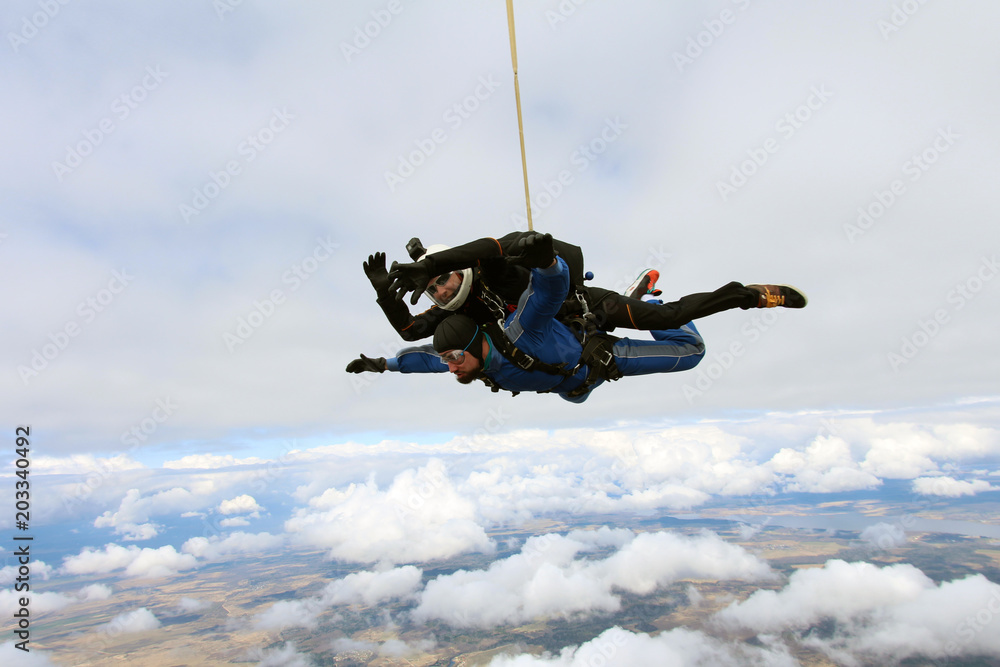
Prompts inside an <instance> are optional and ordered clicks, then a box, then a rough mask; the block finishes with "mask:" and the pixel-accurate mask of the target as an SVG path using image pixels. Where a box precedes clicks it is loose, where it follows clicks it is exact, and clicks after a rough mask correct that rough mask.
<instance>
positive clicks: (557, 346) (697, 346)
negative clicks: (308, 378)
mask: <svg viewBox="0 0 1000 667" xmlns="http://www.w3.org/2000/svg"><path fill="white" fill-rule="evenodd" d="M568 292H569V268H568V267H567V266H566V263H565V262H564V261H563V260H562V258H561V257H557V258H556V264H554V265H553V266H551V267H548V268H545V269H532V271H531V279H530V281H529V283H528V289H526V290H525V291H524V293H523V294H522V295H521V299H520V301H519V302H518V305H517V310H516V311H515V312H514V313H512V314H511V315H510V316H509V317H508V318H507V321H506V322H504V335H505V336H507V338H509V339H510V340H511V341H513V342H514V344H515V345H516V346H517V347H518V348H520V349H521V350H522V351H523V352H525V353H526V354H528V355H530V356H532V357H535V358H536V359H538V360H540V361H544V362H547V363H550V364H559V363H565V364H566V367H567V368H573V367H574V366H576V364H577V362H578V361H579V359H580V354H581V353H582V351H583V348H582V347H581V346H580V342H579V341H578V340H577V339H576V336H574V335H573V332H572V331H570V329H569V327H567V326H566V325H565V324H563V323H562V322H560V321H559V320H557V319H555V315H556V313H558V312H559V308H560V306H562V303H563V301H564V300H565V299H566V295H567V293H568ZM650 333H651V334H652V335H653V338H654V340H633V339H630V338H622V339H620V340H619V341H618V342H617V343H615V345H614V348H613V349H612V353H613V354H614V357H615V363H616V364H617V365H618V370H619V371H621V373H622V375H648V374H650V373H671V372H674V371H686V370H690V369H692V368H694V367H695V366H697V365H698V362H699V361H701V359H702V357H704V356H705V343H704V341H703V340H702V338H701V335H700V334H699V333H698V330H697V329H696V328H695V326H694V323H693V322H688V323H687V324H685V325H683V326H682V327H681V328H680V329H669V330H666V331H652V332H650ZM487 338H488V337H487ZM386 367H387V369H388V370H390V371H399V372H401V373H446V372H447V371H448V365H447V364H445V363H444V362H443V361H441V359H440V358H439V357H438V355H437V353H435V352H434V348H432V347H431V346H429V345H424V346H420V347H411V348H406V349H404V350H401V351H400V352H399V353H398V354H397V355H396V357H395V358H393V359H389V360H387V362H386ZM484 371H485V374H486V376H487V377H488V378H489V379H490V380H492V381H493V382H494V383H496V384H497V385H499V386H500V387H502V388H503V389H508V390H510V391H536V392H554V393H557V394H559V395H560V396H562V397H563V398H565V399H566V400H568V401H572V402H574V403H582V402H583V401H585V400H587V397H588V396H589V395H590V392H589V391H588V392H587V393H585V394H583V395H581V396H576V397H572V398H571V397H569V396H567V394H568V393H569V392H571V391H572V390H573V389H575V388H576V387H578V386H579V385H580V384H581V383H582V382H583V381H584V380H585V379H586V377H587V372H588V368H587V366H583V367H582V368H580V370H579V371H577V372H576V373H575V374H574V375H573V376H572V377H563V376H561V375H552V374H549V373H543V372H541V371H525V370H522V369H520V368H518V367H517V366H516V365H515V364H513V363H512V362H511V361H510V360H508V359H507V358H506V357H504V356H503V355H502V354H500V352H499V351H497V350H495V349H494V347H493V344H492V341H490V352H489V354H488V355H487V357H486V363H485V364H484ZM600 384H601V382H597V383H595V384H594V385H592V386H591V389H593V388H594V387H596V386H598V385H600Z"/></svg>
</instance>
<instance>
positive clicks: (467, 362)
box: [441, 350, 483, 384]
mask: <svg viewBox="0 0 1000 667" xmlns="http://www.w3.org/2000/svg"><path fill="white" fill-rule="evenodd" d="M441 358H442V360H443V361H444V362H445V363H446V364H448V372H449V373H454V375H455V379H457V380H458V381H459V382H461V383H462V384H469V383H470V382H473V381H474V380H475V379H476V378H478V377H479V375H480V372H481V371H482V366H483V365H482V362H480V361H479V359H476V358H475V357H474V356H472V355H471V354H469V353H468V352H463V351H462V350H449V351H447V352H445V353H444V354H442V355H441Z"/></svg>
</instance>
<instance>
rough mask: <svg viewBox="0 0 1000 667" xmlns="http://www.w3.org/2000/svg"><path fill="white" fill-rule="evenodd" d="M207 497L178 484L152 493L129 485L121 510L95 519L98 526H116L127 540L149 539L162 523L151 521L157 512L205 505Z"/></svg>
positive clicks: (158, 513) (160, 513)
mask: <svg viewBox="0 0 1000 667" xmlns="http://www.w3.org/2000/svg"><path fill="white" fill-rule="evenodd" d="M204 502H205V501H204V500H203V499H202V498H201V497H199V496H198V495H196V494H194V493H192V492H191V491H189V490H188V489H185V488H182V487H174V488H172V489H169V490H166V491H160V492H158V493H154V494H151V495H148V496H143V495H142V494H141V493H140V492H139V489H129V490H128V492H126V494H125V496H124V497H123V498H122V500H121V503H120V504H119V506H118V511H116V512H111V511H107V512H104V513H103V514H102V515H101V516H99V517H97V519H95V520H94V527H96V528H114V529H115V532H116V533H118V534H120V535H124V536H125V537H124V539H126V540H146V539H150V538H152V537H155V536H156V535H157V534H158V526H156V525H155V524H153V523H149V518H150V517H151V516H153V515H163V514H171V513H174V512H178V513H179V512H181V511H182V510H192V509H197V508H198V507H201V506H202V505H203V504H204Z"/></svg>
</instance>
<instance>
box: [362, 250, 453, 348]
mask: <svg viewBox="0 0 1000 667" xmlns="http://www.w3.org/2000/svg"><path fill="white" fill-rule="evenodd" d="M361 266H362V267H363V268H364V270H365V275H366V276H368V280H369V281H370V282H371V284H372V287H373V288H374V289H375V294H376V297H377V298H376V299H375V302H376V303H377V304H378V305H379V307H380V308H381V309H382V312H383V313H385V317H386V319H387V320H389V324H390V325H392V328H393V329H395V330H396V332H397V333H399V335H400V337H401V338H402V339H403V340H406V341H415V340H420V339H421V338H426V337H427V336H430V335H431V334H433V333H434V329H436V328H437V325H438V324H439V323H440V322H441V320H443V319H444V318H445V317H447V316H448V315H449V314H450V313H447V312H444V311H442V310H441V309H440V308H436V307H433V308H430V309H429V310H426V311H424V312H422V313H419V314H417V315H411V314H410V309H409V308H407V307H406V304H405V303H403V302H402V301H397V300H396V299H394V298H393V297H392V295H391V294H390V293H389V283H390V281H389V272H388V271H387V270H386V268H385V253H384V252H377V253H375V254H373V255H369V256H368V261H366V262H363V263H362V265H361Z"/></svg>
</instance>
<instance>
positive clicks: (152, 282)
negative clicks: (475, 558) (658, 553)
mask: <svg viewBox="0 0 1000 667" xmlns="http://www.w3.org/2000/svg"><path fill="white" fill-rule="evenodd" d="M503 5H504V3H503V2H500V1H499V0H488V1H487V0H477V1H473V2H468V1H463V2H460V1H458V0H441V1H438V2H434V3H415V2H410V1H409V0H398V1H395V0H394V1H393V2H382V1H379V0H376V1H372V2H368V1H367V0H366V1H364V2H361V1H358V2H351V3H310V2H290V3H280V4H278V3H264V2H259V1H256V0H243V1H242V2H236V1H235V0H214V1H213V0H185V1H183V2H148V3H140V4H130V3H113V2H90V3H86V4H82V3H66V4H63V3H62V2H57V1H55V0H53V1H48V2H46V1H39V0H12V1H10V2H6V3H4V6H3V8H2V9H0V26H2V28H3V34H4V41H5V43H4V45H3V47H2V52H3V54H4V55H3V56H2V58H0V89H2V90H3V94H4V102H5V103H4V104H3V119H4V122H3V123H0V142H2V145H3V147H4V151H3V155H2V157H0V194H2V196H0V279H2V282H3V284H4V286H5V289H4V290H2V297H0V298H2V304H3V307H2V308H0V347H2V349H3V350H4V360H5V364H4V372H3V373H2V374H0V401H2V404H3V405H4V410H5V415H6V419H5V423H6V424H8V427H9V431H10V432H11V433H13V429H14V426H15V425H18V424H29V425H31V429H32V430H31V432H32V440H31V447H32V450H31V451H32V456H33V458H32V465H33V472H34V473H36V477H35V478H34V479H35V481H36V484H37V485H39V487H36V493H35V496H34V497H33V502H34V503H35V506H34V508H35V510H36V514H35V516H36V526H38V527H40V528H41V527H44V526H49V527H54V526H56V525H58V524H59V522H62V521H65V522H69V523H72V524H74V525H77V526H82V527H83V528H85V529H86V533H87V534H86V536H85V537H84V536H82V535H81V536H79V537H78V538H77V539H76V542H74V543H73V544H72V545H71V546H66V548H65V549H64V552H63V554H62V556H63V557H64V558H65V560H63V561H55V562H50V563H48V567H50V568H52V572H53V576H56V573H58V572H61V573H63V574H66V575H72V574H81V573H86V572H91V573H94V572H103V573H108V572H115V573H118V574H120V575H121V576H133V575H134V576H141V575H144V574H150V573H164V572H167V573H169V572H182V571H186V570H190V569H195V568H197V567H198V566H199V564H200V563H203V562H207V561H209V560H212V559H218V558H223V557H231V556H233V555H239V554H252V553H257V552H261V551H267V550H274V549H279V548H285V547H289V546H301V545H308V546H320V547H322V548H324V549H328V550H329V555H330V556H331V557H333V558H339V559H343V560H346V561H351V562H356V563H372V564H381V565H382V566H384V567H389V566H401V567H406V565H405V564H406V563H411V562H415V561H425V560H431V559H434V558H441V557H447V556H449V555H454V554H456V553H462V552H465V551H484V552H487V553H488V552H490V551H491V550H493V549H495V548H496V543H495V540H494V539H493V538H492V537H491V536H490V534H489V530H490V529H491V528H493V527H496V526H500V525H504V524H505V523H509V522H517V521H524V520H527V519H530V518H532V517H537V516H544V515H548V514H551V513H555V512H561V511H569V512H581V511H587V512H616V511H648V510H661V509H664V508H669V509H675V510H680V509H690V508H695V507H697V506H699V505H701V504H704V503H705V502H707V501H709V500H710V499H712V498H717V497H732V498H744V497H748V496H754V494H764V495H766V494H767V493H770V492H773V491H791V492H806V493H834V492H838V491H849V490H858V489H877V488H880V487H881V486H882V485H884V484H886V483H888V482H890V481H893V480H903V482H905V484H906V485H909V486H907V487H906V488H908V489H910V490H912V492H913V493H914V494H915V495H916V496H921V497H938V498H945V497H952V498H961V497H967V496H972V495H977V494H982V493H992V492H994V491H995V490H996V487H997V485H998V484H1000V479H998V477H997V475H996V472H997V470H998V463H997V462H998V459H1000V436H998V430H997V429H998V428H1000V398H998V397H1000V394H998V386H997V378H998V377H1000V355H997V354H996V352H995V341H996V338H997V336H996V330H997V328H998V325H1000V316H998V313H1000V280H994V278H997V275H998V274H1000V264H998V259H1000V232H998V227H997V225H996V214H997V211H998V206H997V204H996V198H995V195H994V192H995V190H996V184H997V180H998V176H1000V168H998V167H997V160H996V156H997V151H998V149H1000V128H998V127H997V124H996V118H997V117H998V114H1000V92H998V88H997V86H996V78H997V73H998V72H997V63H998V62H1000V48H998V47H997V45H996V39H995V35H994V34H993V31H991V30H990V26H992V25H994V24H995V23H996V20H997V19H1000V7H998V6H997V5H996V3H992V2H987V1H986V0H976V1H970V2H965V3H959V4H948V5H943V4H936V3H919V2H916V1H914V2H902V3H899V2H896V3H894V2H889V1H888V0H885V1H883V0H879V1H877V2H870V1H862V0H844V1H842V2H838V3H835V4H832V3H821V2H790V1H780V2H763V1H761V0H712V1H704V2H698V3H692V2H681V1H680V0H670V1H655V2H654V1H653V0H635V1H633V2H629V3H612V2H600V1H599V0H590V1H589V2H580V1H579V0H572V1H570V0H562V1H557V0H538V1H537V2H516V3H515V5H516V17H517V40H518V41H517V44H518V63H519V82H520V89H521V99H522V107H523V113H524V138H525V144H526V149H527V163H528V172H529V181H530V188H531V193H532V201H533V211H534V216H533V217H534V226H535V228H536V229H538V230H540V231H545V232H551V233H552V234H554V235H555V236H556V237H558V238H561V239H564V240H566V241H569V242H572V243H575V244H578V245H580V246H581V247H582V248H583V250H584V253H585V256H586V264H587V268H588V269H589V270H591V271H593V272H594V273H595V275H596V277H595V279H594V283H595V284H597V285H600V286H604V287H608V288H613V289H619V290H620V289H622V288H624V287H625V286H626V285H627V284H628V283H629V282H630V281H631V280H632V278H633V277H634V276H635V274H636V273H638V271H639V270H641V269H643V268H646V267H653V268H656V269H658V270H659V271H660V272H661V275H662V278H661V282H660V287H661V288H662V289H663V291H664V295H665V297H667V298H677V297H680V296H682V295H683V294H687V293H691V292H697V291H707V290H711V289H714V288H716V287H718V286H720V285H722V284H724V283H726V282H728V281H730V280H739V281H742V282H747V283H749V282H783V283H790V284H793V285H796V286H798V287H800V288H801V289H802V290H803V291H804V292H806V293H807V295H808V296H809V299H810V304H809V307H808V308H807V309H805V310H803V311H788V310H775V311H733V312H727V313H723V314H719V315H716V316H713V317H712V318H708V319H705V320H702V321H699V322H698V327H699V329H700V331H701V332H702V334H703V335H704V337H705V339H706V344H707V348H708V353H707V356H706V357H705V359H704V361H703V362H702V363H701V365H700V366H699V367H698V368H696V369H694V370H692V371H689V372H686V373H683V374H679V375H676V376H652V377H643V378H631V379H626V380H623V381H621V382H619V383H616V384H614V385H611V386H607V387H602V388H600V389H599V390H598V391H596V392H595V393H594V395H593V396H592V397H591V398H590V399H589V400H588V401H587V403H586V404H585V406H578V405H573V404H570V403H567V402H564V401H561V400H560V399H559V398H557V397H555V396H527V395H522V396H519V397H517V398H514V399H511V398H510V397H509V396H506V395H494V394H491V393H490V392H488V391H486V390H485V389H484V388H482V387H477V386H473V387H461V386H459V385H457V383H455V382H454V381H453V380H452V379H451V378H449V377H445V376H435V377H418V376H401V375H398V374H397V375H392V374H384V375H366V376H353V375H348V374H346V373H345V372H344V366H345V365H346V364H347V362H348V361H349V360H351V359H352V358H354V357H356V356H357V354H358V353H360V352H364V353H366V354H368V355H369V356H372V355H374V356H391V355H392V354H393V353H394V351H395V350H397V349H399V348H401V347H402V346H403V343H402V341H400V340H399V339H398V337H397V336H396V335H395V333H394V332H393V331H392V329H391V328H390V327H389V326H388V325H387V323H386V322H385V320H384V317H383V316H382V314H381V311H380V310H379V308H378V306H377V305H376V304H375V303H374V294H373V292H372V290H371V287H370V285H369V283H368V281H367V279H366V278H365V276H364V274H363V272H362V270H361V263H362V261H363V260H364V259H365V258H366V257H367V256H368V255H369V254H370V253H373V252H375V251H384V252H386V253H388V256H389V259H390V260H400V261H402V260H405V259H406V255H405V250H404V245H405V243H406V242H407V240H409V239H410V238H411V237H413V236H418V237H420V238H421V239H422V240H423V241H424V243H425V244H428V245H429V244H431V243H445V244H449V245H457V244H459V243H462V242H465V241H468V240H472V239H475V238H480V237H483V236H500V235H502V234H505V233H507V232H510V231H513V230H515V229H524V228H525V220H524V211H525V200H524V189H523V181H522V174H521V167H520V149H519V145H518V134H517V131H518V130H517V117H516V108H515V104H514V86H513V75H512V68H511V60H510V44H509V37H508V31H507V23H506V12H505V8H504V6H503ZM428 305H429V304H428V303H427V302H426V300H423V301H422V302H421V304H420V306H419V307H420V308H424V307H427V306H428ZM637 335H639V336H642V334H637ZM10 472H11V469H10V468H8V470H6V471H4V475H5V476H6V479H7V481H8V482H10V481H12V478H11V475H10ZM39 488H40V490H39ZM428 489H429V491H428ZM414 498H415V499H416V501H414ZM741 502H742V501H741ZM412 505H416V506H412ZM400 508H403V510H405V511H403V512H400ZM7 514H9V513H7ZM7 514H3V515H0V525H3V526H4V528H9V527H10V526H11V521H12V517H11V516H8V515H7ZM206 525H209V526H211V530H208V531H206V530H205V526H206ZM358 526H365V527H370V526H379V527H380V529H379V530H376V531H371V532H359V531H357V530H356V528H357V527H358ZM890 528H891V526H890ZM887 531H888V532H884V535H889V536H890V538H891V536H892V534H893V533H892V531H891V530H889V529H888V528H887ZM636 542H638V539H637V540H636ZM632 544H635V542H632ZM617 548H622V549H624V548H625V541H624V538H619V543H617ZM567 557H569V558H571V557H570V556H567ZM567 562H568V561H567ZM560 567H562V565H560ZM751 569H752V568H751ZM838 572H839V571H833V573H832V574H831V575H830V576H834V575H835V574H837V573H838ZM500 574H501V573H500V572H493V571H490V572H489V573H486V574H483V575H482V576H483V577H485V578H489V577H492V576H500ZM575 574H578V575H579V576H587V573H586V572H577V573H575ZM406 576H412V573H411V574H410V575H405V573H404V575H401V580H400V581H394V582H393V584H392V585H393V586H396V587H398V588H399V589H400V590H402V589H403V588H405V586H404V584H407V582H409V581H411V580H410V579H406ZM720 576H722V575H720ZM727 576H728V575H727ZM601 580H602V581H608V579H607V577H603V578H602V579H601ZM400 582H402V583H400ZM456 583H457V582H455V581H452V582H442V583H438V584H437V585H436V586H435V587H432V586H429V585H428V586H427V587H426V590H425V592H424V594H423V595H424V599H423V600H422V601H421V602H420V605H419V607H418V610H419V613H420V614H424V615H425V617H426V618H432V617H433V614H434V613H435V612H434V599H435V597H434V596H435V595H441V596H447V589H448V586H451V585H456ZM795 583H798V582H791V583H790V585H789V593H788V595H787V596H785V597H781V595H779V596H778V597H777V598H776V599H774V600H770V601H768V600H765V599H763V598H761V599H757V600H755V599H751V600H748V601H747V603H745V606H741V607H738V608H736V609H734V610H733V611H732V613H730V614H729V615H728V616H727V617H726V621H727V622H729V623H733V624H740V623H744V624H746V623H749V621H747V620H746V619H748V618H750V617H751V616H752V617H753V618H754V619H757V620H755V621H754V622H755V623H761V622H762V621H760V620H759V619H760V617H759V615H755V614H751V612H750V611H749V610H752V609H753V608H754V605H764V604H768V605H770V606H772V607H774V608H775V610H776V611H775V612H774V619H776V620H774V621H773V623H777V624H781V623H782V622H783V621H782V620H781V619H782V618H783V617H782V616H781V614H782V613H787V614H788V616H787V618H800V617H801V614H798V613H796V612H795V611H794V608H793V605H794V601H795V599H796V598H795V593H794V590H792V585H793V584H795ZM808 583H809V582H801V585H802V586H805V585H807V584H808ZM918 583H919V582H918ZM924 583H926V582H924ZM352 585H357V582H355V583H354V584H352ZM407 585H408V584H407ZM615 585H620V584H615ZM920 585H923V584H920ZM390 588H391V587H390ZM925 588H926V586H925ZM598 589H599V587H598ZM598 589H595V591H596V592H595V595H597V594H600V595H603V596H604V597H603V598H602V599H603V600H604V603H606V604H612V600H611V597H609V596H610V595H611V594H610V593H608V592H607V590H603V589H600V590H598ZM345 590H346V589H345ZM393 590H396V589H393ZM515 590H516V589H515ZM608 590H610V589H608ZM921 590H923V589H921ZM602 591H603V592H602ZM411 592H412V590H411ZM100 594H101V592H100V591H93V590H91V591H88V592H86V593H80V595H81V596H82V597H83V598H86V597H87V596H92V595H100ZM945 594H946V593H940V595H945ZM328 595H329V596H332V597H331V599H334V598H336V599H340V598H337V596H338V595H339V596H347V597H344V598H343V599H348V598H349V593H347V592H344V591H343V590H341V589H337V590H334V591H331V592H329V593H328ZM914 595H915V596H917V597H911V598H907V600H908V602H906V604H907V605H910V606H908V607H905V608H903V607H899V608H898V609H897V608H895V607H894V608H893V609H895V610H896V611H892V612H891V613H890V612H885V613H887V614H889V615H890V616H892V614H897V616H892V618H896V619H898V618H902V616H900V615H905V614H906V613H910V612H909V611H907V610H911V611H912V608H913V605H919V604H930V602H927V600H929V599H930V598H919V595H918V594H916V593H914ZM920 595H925V596H931V595H932V591H926V590H925V591H924V592H923V593H921V594H920ZM521 597H522V598H523V597H524V596H521ZM329 604H333V603H331V602H330V601H329V600H326V601H325V602H323V605H327V606H329ZM899 604H900V605H903V603H902V602H900V603H899ZM320 606H322V605H320ZM312 608H313V609H315V608H316V607H315V605H314V607H312ZM324 608H325V607H324ZM786 608H787V610H786V611H784V612H783V611H781V609H786ZM531 609H532V608H531V606H530V600H528V599H526V598H524V599H519V600H515V601H512V602H511V606H510V608H509V610H507V611H506V612H505V613H508V614H510V617H511V618H514V617H517V615H518V614H521V615H524V614H528V615H530V614H531V613H533V612H532V611H531ZM859 613H862V612H859ZM864 613H868V612H864ZM136 614H137V615H135V616H133V617H130V618H128V619H124V620H123V621H122V622H123V623H127V624H130V625H131V624H136V625H137V626H140V627H153V626H152V625H151V624H152V623H154V622H155V621H156V619H155V618H153V619H150V618H149V617H148V616H146V615H145V614H141V613H139V612H138V611H137V612H136ZM147 614H148V611H147ZM474 617H475V615H474V614H473V618H474ZM900 622H902V621H900ZM261 623H262V624H266V623H267V621H266V619H264V620H261ZM751 625H752V623H751ZM748 627H749V626H748ZM751 629H754V630H755V631H760V632H770V631H772V630H771V629H768V628H764V627H763V626H762V627H760V628H758V627H756V626H754V627H752V628H751ZM609 632H611V630H609ZM605 639H606V641H611V642H612V643H613V644H614V645H615V646H618V645H619V644H617V643H614V642H618V641H621V642H624V643H623V644H621V645H622V646H632V645H633V643H635V642H640V643H641V642H642V641H645V640H643V639H641V638H636V637H624V636H617V635H616V636H611V635H609V637H607V638H605ZM703 639H704V638H701V637H694V636H680V635H671V636H670V637H666V636H665V637H664V638H663V639H660V640H657V641H663V642H673V641H676V642H679V644H678V646H680V645H681V644H684V643H685V642H687V644H697V645H698V646H700V647H701V649H699V650H702V649H703V650H704V651H708V652H709V653H706V655H715V654H713V653H711V651H723V652H724V649H722V648H718V647H716V648H712V647H711V646H709V645H708V644H705V645H704V646H703V645H702V640H703ZM855 639H857V641H859V642H863V641H870V642H874V641H875V639H874V638H870V637H865V636H864V635H858V636H857V637H856V638H855ZM845 641H846V640H845ZM637 646H638V645H637ZM592 649H593V650H597V648H594V647H592ZM834 649H836V650H850V647H848V646H846V645H844V646H839V647H833V648H831V649H830V650H834ZM289 650H290V651H292V652H293V653H294V648H293V647H290V648H289ZM635 650H637V651H638V650H643V649H642V648H641V647H637V648H636V649H635ZM678 650H680V649H678ZM725 650H728V649H725ZM762 650H763V649H762ZM873 650H874V649H873ZM775 651H776V653H775V655H774V656H770V657H768V658H767V659H768V660H771V659H772V658H773V659H774V660H776V661H777V662H775V663H774V664H781V660H783V659H784V658H782V657H781V655H779V654H780V650H778V649H775ZM584 652H585V648H584V647H581V648H580V652H579V653H578V654H575V656H573V655H571V656H568V657H566V658H565V660H564V661H563V662H562V663H558V664H586V659H587V658H586V657H580V656H583V655H584ZM718 655H722V653H719V654H718ZM727 655H728V654H727ZM718 659H719V660H720V661H721V660H722V658H718ZM727 659H732V660H734V661H736V662H739V659H740V658H739V656H730V658H727ZM755 659H756V658H755ZM760 659H761V660H764V658H760ZM526 660H527V658H526ZM574 660H579V663H577V662H574ZM512 664H513V663H512ZM517 664H536V663H534V662H530V661H528V662H521V663H517ZM538 664H541V663H538ZM546 664H548V663H546ZM552 664H557V663H552Z"/></svg>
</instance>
